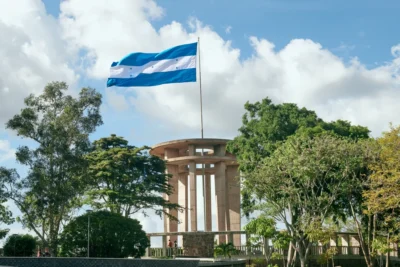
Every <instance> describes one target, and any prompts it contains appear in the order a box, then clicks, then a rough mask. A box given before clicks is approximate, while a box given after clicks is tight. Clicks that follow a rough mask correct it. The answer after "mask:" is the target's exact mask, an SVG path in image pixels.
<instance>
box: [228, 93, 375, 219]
mask: <svg viewBox="0 0 400 267" xmlns="http://www.w3.org/2000/svg"><path fill="white" fill-rule="evenodd" d="M245 110H246V112H245V114H244V115H243V118H242V123H243V125H242V126H241V127H240V128H239V133H240V134H239V136H237V137H235V139H234V140H233V141H231V142H229V143H228V147H227V149H228V151H229V152H231V153H233V154H234V155H236V157H237V160H238V163H239V164H240V166H239V168H240V171H241V173H242V175H243V177H244V179H246V176H247V174H251V173H252V172H253V171H255V170H257V168H259V167H260V166H259V165H260V164H261V163H262V161H263V160H264V159H265V158H267V157H269V156H270V155H271V154H272V153H273V152H274V151H275V149H277V148H278V147H279V146H280V145H281V144H282V143H283V142H284V141H285V140H286V139H287V138H288V137H290V136H292V135H294V134H295V133H297V134H300V133H301V134H303V135H306V136H315V135H318V134H321V133H324V132H329V133H331V134H334V135H336V136H342V137H346V138H349V139H353V140H358V139H365V138H368V134H369V130H368V129H367V128H366V127H362V126H353V125H351V124H350V123H349V122H347V121H343V120H338V121H334V122H324V121H323V120H322V119H320V118H318V116H317V114H316V113H315V112H314V111H311V110H307V109H306V108H299V107H298V106H297V105H295V104H292V103H283V104H277V105H276V104H273V103H272V101H271V100H270V99H269V98H265V99H263V100H262V101H261V102H256V103H254V104H252V103H249V102H247V103H246V104H245ZM241 191H242V207H243V212H244V213H245V214H246V215H247V216H249V214H250V213H251V211H252V206H253V199H252V198H251V197H250V196H251V195H252V192H251V191H248V190H247V189H246V188H242V190H241Z"/></svg>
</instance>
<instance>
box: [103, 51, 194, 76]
mask: <svg viewBox="0 0 400 267" xmlns="http://www.w3.org/2000/svg"><path fill="white" fill-rule="evenodd" d="M192 68H196V56H185V57H178V58H174V59H164V60H158V61H151V62H149V63H147V64H145V65H143V66H124V65H118V66H115V67H111V69H110V78H135V77H137V76H138V75H139V74H140V73H146V74H151V73H155V72H168V71H175V70H183V69H192Z"/></svg>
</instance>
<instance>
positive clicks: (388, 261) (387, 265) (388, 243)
mask: <svg viewBox="0 0 400 267" xmlns="http://www.w3.org/2000/svg"><path fill="white" fill-rule="evenodd" d="M386 242H387V246H388V248H390V234H389V232H388V235H387V239H386ZM389 254H390V251H388V252H387V253H386V264H385V267H389V265H390V255H389Z"/></svg>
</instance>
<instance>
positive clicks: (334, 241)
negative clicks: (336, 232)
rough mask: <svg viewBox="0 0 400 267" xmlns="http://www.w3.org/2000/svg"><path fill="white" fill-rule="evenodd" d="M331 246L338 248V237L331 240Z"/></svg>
mask: <svg viewBox="0 0 400 267" xmlns="http://www.w3.org/2000/svg"><path fill="white" fill-rule="evenodd" d="M329 245H330V246H331V247H337V236H335V237H333V238H331V239H330V241H329Z"/></svg>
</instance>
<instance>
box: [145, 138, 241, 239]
mask: <svg viewBox="0 0 400 267" xmlns="http://www.w3.org/2000/svg"><path fill="white" fill-rule="evenodd" d="M228 141H229V140H226V139H212V138H201V139H200V138H198V139H182V140H174V141H168V142H164V143H160V144H157V145H155V146H153V148H152V149H151V150H150V154H151V155H155V156H158V157H160V158H162V159H164V160H165V161H166V165H167V166H166V172H167V173H168V174H171V175H172V179H171V180H170V184H171V185H172V187H173V188H174V191H173V193H172V194H171V195H169V196H168V195H165V196H164V198H165V199H168V200H169V201H171V202H174V203H178V204H179V205H181V206H182V207H184V209H185V210H184V211H183V212H179V214H178V211H170V213H171V214H172V215H174V216H175V217H177V218H178V219H179V224H178V222H176V221H173V220H170V219H169V218H164V232H165V233H177V232H180V233H185V232H198V220H197V218H198V216H197V215H198V204H199V203H197V199H198V197H197V195H198V188H197V179H201V178H202V187H203V190H202V191H203V192H204V194H203V201H204V203H203V206H204V231H205V232H211V231H212V228H213V225H212V221H213V220H212V212H211V211H212V206H213V207H215V210H216V229H217V231H218V232H229V231H240V230H241V229H240V186H239V172H238V164H237V161H236V158H235V156H234V155H232V154H230V153H228V152H227V151H226V145H227V142H228ZM212 176H213V177H214V181H215V203H211V180H212V179H211V177H212ZM167 239H168V240H169V239H170V240H171V241H172V242H174V241H175V240H177V236H176V235H172V234H171V235H170V236H168V237H167ZM218 242H219V243H226V242H233V243H234V245H235V246H240V235H230V234H227V233H225V234H219V235H218Z"/></svg>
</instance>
